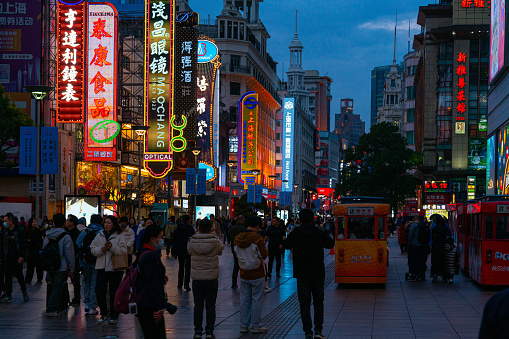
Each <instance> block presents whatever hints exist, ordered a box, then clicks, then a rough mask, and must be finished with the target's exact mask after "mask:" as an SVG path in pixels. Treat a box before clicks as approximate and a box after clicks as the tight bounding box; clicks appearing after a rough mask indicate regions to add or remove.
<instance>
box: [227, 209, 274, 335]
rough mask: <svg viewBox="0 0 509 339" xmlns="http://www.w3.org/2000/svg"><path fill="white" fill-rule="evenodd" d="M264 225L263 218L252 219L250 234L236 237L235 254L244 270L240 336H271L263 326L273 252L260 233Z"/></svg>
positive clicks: (248, 224) (241, 290) (241, 287)
mask: <svg viewBox="0 0 509 339" xmlns="http://www.w3.org/2000/svg"><path fill="white" fill-rule="evenodd" d="M262 225H263V220H262V219H261V218H259V217H250V218H249V219H248V220H247V222H246V226H247V231H246V232H243V233H239V234H238V235H237V236H236V237H235V247H234V250H235V254H236V255H237V258H238V260H239V266H240V333H247V332H249V326H250V325H251V333H253V334H257V333H267V332H268V330H267V328H266V327H264V326H262V302H263V290H264V285H265V261H264V260H265V259H266V258H267V257H268V255H269V251H267V248H266V247H265V242H264V241H263V237H262V236H261V235H259V234H258V231H259V230H260V228H261V227H262Z"/></svg>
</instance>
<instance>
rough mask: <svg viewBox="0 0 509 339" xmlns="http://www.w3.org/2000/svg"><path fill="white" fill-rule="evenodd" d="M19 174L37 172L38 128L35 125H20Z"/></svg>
mask: <svg viewBox="0 0 509 339" xmlns="http://www.w3.org/2000/svg"><path fill="white" fill-rule="evenodd" d="M19 134H20V142H19V174H35V172H36V166H37V165H36V164H37V163H36V159H37V158H36V154H35V153H36V149H37V139H36V138H37V130H36V128H35V127H20V133H19Z"/></svg>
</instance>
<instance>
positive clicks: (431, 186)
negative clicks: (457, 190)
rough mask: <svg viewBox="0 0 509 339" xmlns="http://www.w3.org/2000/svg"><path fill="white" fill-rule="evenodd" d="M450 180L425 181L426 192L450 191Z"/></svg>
mask: <svg viewBox="0 0 509 339" xmlns="http://www.w3.org/2000/svg"><path fill="white" fill-rule="evenodd" d="M450 191H451V182H450V181H426V182H424V192H433V193H437V192H450Z"/></svg>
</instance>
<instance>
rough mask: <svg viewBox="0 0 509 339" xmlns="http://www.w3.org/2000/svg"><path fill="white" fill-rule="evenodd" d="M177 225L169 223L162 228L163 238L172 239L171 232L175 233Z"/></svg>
mask: <svg viewBox="0 0 509 339" xmlns="http://www.w3.org/2000/svg"><path fill="white" fill-rule="evenodd" d="M176 227H177V225H176V224H175V223H174V222H169V223H167V224H166V226H165V227H164V237H165V238H166V239H173V232H175V228H176Z"/></svg>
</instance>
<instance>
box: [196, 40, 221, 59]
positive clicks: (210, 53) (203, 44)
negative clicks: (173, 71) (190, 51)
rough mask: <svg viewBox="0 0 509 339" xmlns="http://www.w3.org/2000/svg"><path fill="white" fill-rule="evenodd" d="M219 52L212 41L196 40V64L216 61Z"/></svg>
mask: <svg viewBox="0 0 509 339" xmlns="http://www.w3.org/2000/svg"><path fill="white" fill-rule="evenodd" d="M218 55H219V50H218V48H217V46H216V44H215V43H214V41H212V40H209V39H208V38H207V39H201V40H198V62H199V63H207V62H209V61H212V60H214V59H216V57H217V56H218Z"/></svg>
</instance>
